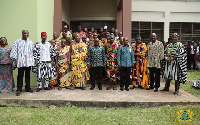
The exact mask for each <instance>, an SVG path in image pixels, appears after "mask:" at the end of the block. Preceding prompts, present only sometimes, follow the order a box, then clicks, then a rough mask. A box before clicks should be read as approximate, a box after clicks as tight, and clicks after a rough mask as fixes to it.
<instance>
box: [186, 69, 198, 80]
mask: <svg viewBox="0 0 200 125" xmlns="http://www.w3.org/2000/svg"><path fill="white" fill-rule="evenodd" d="M199 77H200V71H188V72H187V80H195V79H198V78H199Z"/></svg>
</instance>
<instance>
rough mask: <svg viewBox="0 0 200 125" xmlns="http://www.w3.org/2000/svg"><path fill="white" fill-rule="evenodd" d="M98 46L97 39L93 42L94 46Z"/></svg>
mask: <svg viewBox="0 0 200 125" xmlns="http://www.w3.org/2000/svg"><path fill="white" fill-rule="evenodd" d="M98 45H99V39H97V38H96V39H95V40H94V46H98Z"/></svg>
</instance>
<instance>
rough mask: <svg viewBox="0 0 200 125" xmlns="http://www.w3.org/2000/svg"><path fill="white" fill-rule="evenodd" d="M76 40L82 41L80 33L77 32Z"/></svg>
mask: <svg viewBox="0 0 200 125" xmlns="http://www.w3.org/2000/svg"><path fill="white" fill-rule="evenodd" d="M76 42H80V35H79V34H76Z"/></svg>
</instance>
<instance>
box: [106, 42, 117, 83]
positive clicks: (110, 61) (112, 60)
mask: <svg viewBox="0 0 200 125" xmlns="http://www.w3.org/2000/svg"><path fill="white" fill-rule="evenodd" d="M117 50H118V44H116V43H113V44H112V45H110V46H109V47H108V48H107V65H106V72H107V78H108V82H109V83H115V82H116V81H117V80H119V68H118V65H117Z"/></svg>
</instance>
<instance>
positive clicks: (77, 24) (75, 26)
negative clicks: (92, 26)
mask: <svg viewBox="0 0 200 125" xmlns="http://www.w3.org/2000/svg"><path fill="white" fill-rule="evenodd" d="M78 26H80V22H70V29H71V30H72V31H73V32H77V31H78V29H77V28H78Z"/></svg>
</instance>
